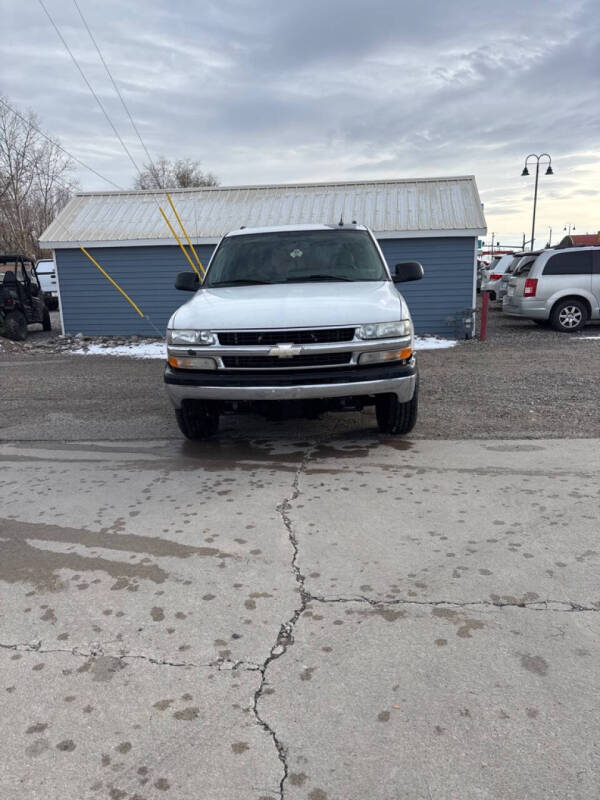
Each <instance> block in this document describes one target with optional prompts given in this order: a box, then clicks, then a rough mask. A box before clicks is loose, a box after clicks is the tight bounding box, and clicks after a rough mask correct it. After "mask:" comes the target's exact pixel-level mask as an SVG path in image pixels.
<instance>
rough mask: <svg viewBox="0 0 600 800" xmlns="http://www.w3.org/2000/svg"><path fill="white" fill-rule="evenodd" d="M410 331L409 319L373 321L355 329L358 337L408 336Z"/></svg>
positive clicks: (385, 337) (389, 337) (388, 337)
mask: <svg viewBox="0 0 600 800" xmlns="http://www.w3.org/2000/svg"><path fill="white" fill-rule="evenodd" d="M411 333H412V323H411V321H410V320H409V319H401V320H398V321H397V322H374V323H372V324H371V325H361V326H360V327H358V328H357V329H356V335H357V336H358V338H359V339H394V338H396V337H399V336H410V335H411Z"/></svg>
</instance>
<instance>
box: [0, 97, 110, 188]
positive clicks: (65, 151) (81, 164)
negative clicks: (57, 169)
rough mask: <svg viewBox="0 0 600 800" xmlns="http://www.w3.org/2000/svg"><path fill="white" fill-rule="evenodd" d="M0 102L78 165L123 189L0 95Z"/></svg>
mask: <svg viewBox="0 0 600 800" xmlns="http://www.w3.org/2000/svg"><path fill="white" fill-rule="evenodd" d="M0 103H2V105H3V106H5V107H6V108H8V110H9V111H11V112H12V113H13V114H14V115H15V116H16V117H19V119H20V120H22V121H23V122H25V123H26V124H27V125H30V126H31V127H32V128H33V130H34V131H36V133H39V135H40V136H42V137H43V138H44V139H46V140H47V141H49V142H50V144H53V145H54V146H55V147H57V148H58V149H59V150H61V151H62V152H63V153H65V155H67V156H69V158H72V159H73V161H75V162H77V164H79V165H80V166H82V167H84V168H85V169H87V170H89V171H90V172H93V173H94V175H96V176H97V177H98V178H100V179H101V180H103V181H106V183H110V185H111V186H114V187H115V189H120V190H121V191H124V190H123V187H122V186H119V184H118V183H115V182H114V181H111V180H110V179H109V178H105V177H104V175H101V174H100V173H99V172H97V171H96V170H95V169H94V168H93V167H90V166H88V164H85V163H84V162H83V161H81V159H79V158H77V157H76V156H74V155H73V154H72V153H70V152H69V151H68V150H67V149H66V148H64V147H62V145H60V144H58V143H57V142H55V141H54V139H51V138H50V136H47V135H46V134H45V133H44V132H43V131H41V130H40V129H39V128H38V127H37V126H36V125H34V124H33V123H32V122H31V120H28V119H27V117H24V116H23V114H20V113H19V112H18V111H17V110H16V109H14V108H13V107H12V106H11V105H10V104H9V103H7V102H6V100H4V98H2V97H0Z"/></svg>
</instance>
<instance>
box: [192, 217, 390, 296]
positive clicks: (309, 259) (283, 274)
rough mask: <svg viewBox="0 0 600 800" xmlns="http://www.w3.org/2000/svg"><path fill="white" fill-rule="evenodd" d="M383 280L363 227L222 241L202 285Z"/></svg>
mask: <svg viewBox="0 0 600 800" xmlns="http://www.w3.org/2000/svg"><path fill="white" fill-rule="evenodd" d="M388 279H389V278H388V275H387V273H386V271H385V269H384V266H383V262H382V260H381V258H380V256H379V253H378V252H377V248H376V247H375V245H374V244H373V241H372V239H371V237H370V236H369V234H368V233H367V232H366V231H357V230H335V229H332V230H322V231H321V230H319V231H310V230H309V231H278V232H273V233H252V234H248V235H247V236H245V235H240V236H229V237H227V238H226V239H223V241H222V242H221V245H220V247H219V249H218V250H217V252H216V253H215V256H214V258H213V261H212V263H211V266H210V270H209V272H208V275H207V277H206V280H205V281H204V286H206V287H215V286H236V285H244V284H246V285H251V284H257V283H258V284H260V283H305V282H306V283H308V282H311V281H383V280H388Z"/></svg>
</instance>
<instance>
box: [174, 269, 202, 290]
mask: <svg viewBox="0 0 600 800" xmlns="http://www.w3.org/2000/svg"><path fill="white" fill-rule="evenodd" d="M175 288H176V289H180V290H181V291H182V292H197V291H198V289H199V288H200V279H199V278H198V276H197V275H196V273H195V272H180V273H179V275H178V276H177V277H176V278H175Z"/></svg>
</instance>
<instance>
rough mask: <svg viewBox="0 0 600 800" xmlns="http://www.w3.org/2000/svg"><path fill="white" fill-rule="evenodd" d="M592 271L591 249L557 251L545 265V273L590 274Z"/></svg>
mask: <svg viewBox="0 0 600 800" xmlns="http://www.w3.org/2000/svg"><path fill="white" fill-rule="evenodd" d="M591 272H592V251H591V250H584V251H580V252H577V251H574V250H570V251H569V252H567V253H557V254H556V255H555V256H552V258H551V259H550V260H549V261H548V262H547V263H546V266H545V267H544V275H590V274H591Z"/></svg>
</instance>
